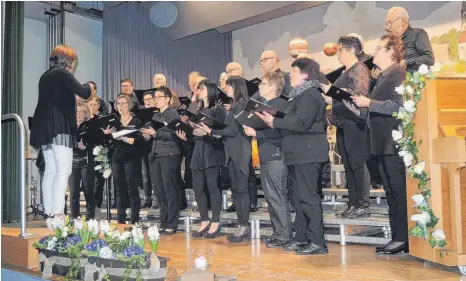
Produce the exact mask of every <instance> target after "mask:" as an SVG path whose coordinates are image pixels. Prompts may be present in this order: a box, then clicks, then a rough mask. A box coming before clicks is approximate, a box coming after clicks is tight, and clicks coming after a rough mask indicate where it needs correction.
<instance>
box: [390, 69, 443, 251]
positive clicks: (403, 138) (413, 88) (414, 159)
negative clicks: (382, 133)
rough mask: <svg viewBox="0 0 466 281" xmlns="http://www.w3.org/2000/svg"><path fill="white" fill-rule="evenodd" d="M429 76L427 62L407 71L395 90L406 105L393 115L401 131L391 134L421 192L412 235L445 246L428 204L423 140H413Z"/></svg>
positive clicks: (428, 188)
mask: <svg viewBox="0 0 466 281" xmlns="http://www.w3.org/2000/svg"><path fill="white" fill-rule="evenodd" d="M428 77H432V74H431V73H429V70H428V68H427V66H426V65H422V66H421V67H420V68H419V70H418V71H416V72H414V73H413V74H411V73H409V72H408V73H406V80H405V81H404V82H403V84H402V85H400V86H399V87H397V88H396V89H395V91H396V92H397V93H398V94H400V95H401V96H402V100H403V106H402V107H400V109H399V111H398V112H397V113H394V114H393V115H394V116H395V117H396V118H397V119H399V120H400V121H401V124H400V126H399V128H398V130H394V131H393V132H392V137H393V140H394V141H395V142H396V143H397V144H398V145H397V146H398V148H399V149H400V151H399V155H400V156H401V157H402V158H403V161H404V163H405V166H406V168H407V171H408V174H409V175H410V176H411V177H412V178H414V179H416V180H417V181H418V184H417V187H418V193H417V194H415V195H414V196H413V197H412V199H413V200H414V202H415V206H414V207H415V208H416V209H417V211H418V214H415V215H413V216H411V220H412V221H414V222H416V225H415V226H414V227H412V228H411V229H409V235H411V236H413V237H418V238H421V239H425V240H427V239H428V240H429V243H430V245H431V247H432V248H434V247H439V248H443V247H445V245H446V242H445V233H444V232H443V230H440V229H435V226H436V225H437V224H438V222H439V218H438V217H437V216H436V215H435V214H434V211H433V210H432V208H431V207H430V205H429V198H430V197H431V196H432V193H431V190H430V187H429V185H428V182H429V180H430V178H429V175H428V174H427V172H426V171H425V162H424V161H421V160H419V158H418V146H419V145H421V144H422V140H420V141H419V143H417V142H416V141H415V140H414V132H415V125H414V123H413V118H414V114H415V112H416V107H417V104H418V103H419V101H420V100H421V98H422V92H423V90H424V88H425V86H426V82H425V81H426V78H428ZM441 255H443V252H442V253H441Z"/></svg>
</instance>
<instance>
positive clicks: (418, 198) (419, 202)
mask: <svg viewBox="0 0 466 281" xmlns="http://www.w3.org/2000/svg"><path fill="white" fill-rule="evenodd" d="M411 198H412V199H413V200H414V202H415V203H416V206H422V205H423V204H424V203H425V202H426V199H425V198H424V195H422V194H415V195H413V197H411Z"/></svg>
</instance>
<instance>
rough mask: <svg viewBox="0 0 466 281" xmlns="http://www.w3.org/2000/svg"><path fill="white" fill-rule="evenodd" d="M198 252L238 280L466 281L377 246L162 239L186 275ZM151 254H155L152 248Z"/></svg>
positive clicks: (163, 251)
mask: <svg viewBox="0 0 466 281" xmlns="http://www.w3.org/2000/svg"><path fill="white" fill-rule="evenodd" d="M41 224H42V223H38V222H35V223H34V226H33V228H30V229H29V231H30V232H32V233H41V234H44V233H46V232H47V230H46V229H44V224H42V225H41ZM31 226H32V225H31ZM18 232H19V229H18V228H15V227H12V226H10V225H2V235H17V233H18ZM195 248H210V249H211V250H212V252H213V253H214V262H213V266H212V268H211V269H210V270H211V271H212V272H215V273H217V274H221V275H230V276H236V277H237V280H251V281H263V280H264V281H265V280H277V281H282V280H287V281H288V280H293V281H298V280H311V281H321V280H322V281H323V280H326V281H328V280H348V281H372V280H387V281H388V280H413V281H414V280H429V281H434V280H435V281H458V280H463V281H466V277H462V276H461V275H460V274H459V273H458V271H457V269H456V268H448V267H444V266H437V265H433V264H431V263H428V262H424V261H422V260H419V259H416V258H414V257H411V256H409V255H408V254H402V255H397V256H384V255H376V254H375V253H374V247H372V246H359V245H347V246H340V245H338V244H335V243H330V244H329V249H330V252H329V254H328V255H320V256H297V255H295V254H294V253H290V252H284V251H282V250H281V249H268V248H267V247H265V245H264V244H262V243H260V241H259V240H257V239H256V240H252V242H249V243H243V244H239V245H231V244H229V243H228V241H227V240H226V236H221V237H219V238H217V239H214V240H206V239H202V238H201V239H194V238H192V237H191V236H190V235H186V233H185V232H179V233H177V234H176V235H173V236H162V240H161V243H160V246H159V251H158V253H159V255H161V256H164V257H169V258H170V261H169V267H172V268H175V269H176V271H177V273H178V275H181V274H182V273H183V272H184V271H185V270H186V269H187V268H186V267H187V263H188V253H189V249H195ZM146 250H148V251H149V250H150V247H149V246H148V244H146ZM2 255H3V253H2ZM2 266H3V265H2ZM36 274H37V273H36Z"/></svg>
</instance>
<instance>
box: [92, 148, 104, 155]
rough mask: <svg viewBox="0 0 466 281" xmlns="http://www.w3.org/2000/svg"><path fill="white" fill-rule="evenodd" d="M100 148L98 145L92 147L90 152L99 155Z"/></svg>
mask: <svg viewBox="0 0 466 281" xmlns="http://www.w3.org/2000/svg"><path fill="white" fill-rule="evenodd" d="M101 150H102V148H101V147H100V146H96V147H94V149H93V150H92V154H94V155H95V156H97V155H99V153H100V151H101Z"/></svg>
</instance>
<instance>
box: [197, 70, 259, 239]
mask: <svg viewBox="0 0 466 281" xmlns="http://www.w3.org/2000/svg"><path fill="white" fill-rule="evenodd" d="M226 84H227V86H226V94H227V95H228V96H229V97H231V98H232V99H233V103H232V106H231V109H230V111H228V113H227V116H226V118H225V125H227V127H226V128H225V129H223V130H214V129H210V128H209V127H207V126H206V125H204V124H202V125H201V126H200V127H199V128H202V130H204V131H205V132H206V133H208V134H209V135H212V136H214V137H216V136H217V137H222V140H223V144H224V146H225V158H226V159H225V160H226V161H225V162H226V165H227V166H228V171H229V174H230V179H231V191H232V193H233V200H234V203H235V205H236V214H237V216H238V227H237V229H236V231H235V234H233V235H230V236H228V240H229V241H230V242H231V243H239V242H242V241H248V240H249V239H251V228H250V226H249V212H250V208H251V203H250V201H251V200H250V198H249V189H248V178H249V167H250V162H251V161H252V160H251V151H252V148H251V138H250V137H248V136H246V135H245V134H244V130H243V127H242V126H241V125H240V124H239V123H238V122H237V121H236V120H235V116H236V115H238V114H239V113H240V112H241V111H243V110H244V109H245V108H246V105H247V101H248V91H247V87H246V82H245V81H244V79H243V78H242V77H238V76H232V77H230V78H228V79H227V82H226Z"/></svg>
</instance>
